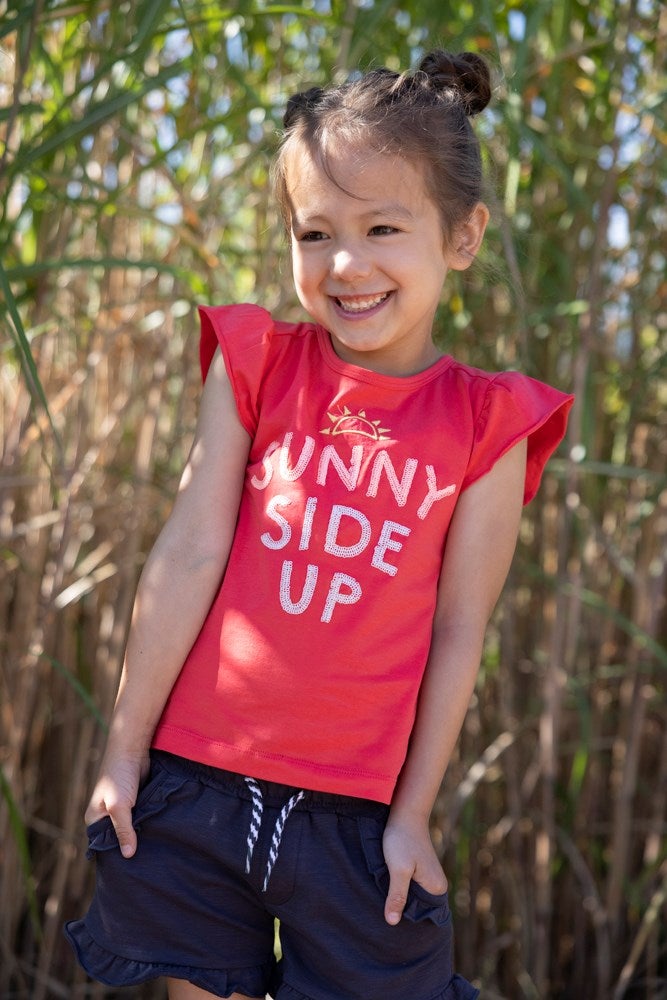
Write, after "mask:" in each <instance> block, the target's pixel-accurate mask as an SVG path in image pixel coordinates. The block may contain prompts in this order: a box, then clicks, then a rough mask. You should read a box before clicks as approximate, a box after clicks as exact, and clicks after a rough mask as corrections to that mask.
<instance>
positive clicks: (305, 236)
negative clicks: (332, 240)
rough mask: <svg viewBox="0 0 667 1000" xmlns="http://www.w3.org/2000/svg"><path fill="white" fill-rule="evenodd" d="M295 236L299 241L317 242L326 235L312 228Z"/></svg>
mask: <svg viewBox="0 0 667 1000" xmlns="http://www.w3.org/2000/svg"><path fill="white" fill-rule="evenodd" d="M295 235H296V234H295ZM296 238H297V240H298V241H299V243H317V242H319V241H320V240H326V239H327V238H328V237H327V235H326V233H321V232H319V231H318V230H317V229H312V230H309V231H308V232H307V233H302V234H301V236H297V237H296Z"/></svg>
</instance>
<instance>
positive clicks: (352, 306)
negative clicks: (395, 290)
mask: <svg viewBox="0 0 667 1000" xmlns="http://www.w3.org/2000/svg"><path fill="white" fill-rule="evenodd" d="M388 296H389V292H382V294H381V295H369V296H367V298H365V299H360V298H355V299H336V301H337V302H338V305H339V306H340V307H341V309H344V310H345V312H351V313H359V312H365V310H366V309H372V308H373V306H378V305H379V304H380V303H381V302H384V300H385V299H386V298H387V297H388Z"/></svg>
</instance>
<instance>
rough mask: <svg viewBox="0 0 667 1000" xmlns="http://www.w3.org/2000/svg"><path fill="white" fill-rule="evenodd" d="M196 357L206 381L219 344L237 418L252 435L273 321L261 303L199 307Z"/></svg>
mask: <svg viewBox="0 0 667 1000" xmlns="http://www.w3.org/2000/svg"><path fill="white" fill-rule="evenodd" d="M199 317H200V321H201V340H200V343H199V359H200V363H201V372H202V378H203V379H204V380H205V379H206V375H207V373H208V369H209V367H210V365H211V362H212V360H213V355H214V354H215V350H216V348H217V347H218V346H219V347H220V349H221V350H222V354H223V357H224V359H225V367H226V369H227V375H228V377H229V380H230V383H231V386H232V390H233V392H234V398H235V400H236V407H237V410H238V414H239V419H240V421H241V423H242V425H243V426H244V428H245V429H246V430H247V431H248V433H249V434H250V435H251V436H254V433H255V430H256V428H257V418H258V409H257V400H258V394H259V390H260V386H261V383H262V377H263V374H264V372H265V370H266V364H267V358H268V354H269V351H270V349H271V339H272V333H273V330H274V323H273V319H272V317H271V314H270V313H269V312H267V310H266V309H262V308H261V306H255V305H250V304H244V305H232V306H200V307H199Z"/></svg>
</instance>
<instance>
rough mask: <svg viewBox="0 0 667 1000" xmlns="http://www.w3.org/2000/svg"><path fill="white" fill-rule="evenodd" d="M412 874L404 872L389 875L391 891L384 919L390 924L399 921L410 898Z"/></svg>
mask: <svg viewBox="0 0 667 1000" xmlns="http://www.w3.org/2000/svg"><path fill="white" fill-rule="evenodd" d="M409 885H410V876H409V875H404V874H392V873H390V875H389V892H388V893H387V901H386V903H385V907H384V919H385V920H386V921H387V923H388V924H392V925H395V924H397V923H399V921H400V919H401V917H402V916H403V910H404V909H405V904H406V902H407V899H408V887H409Z"/></svg>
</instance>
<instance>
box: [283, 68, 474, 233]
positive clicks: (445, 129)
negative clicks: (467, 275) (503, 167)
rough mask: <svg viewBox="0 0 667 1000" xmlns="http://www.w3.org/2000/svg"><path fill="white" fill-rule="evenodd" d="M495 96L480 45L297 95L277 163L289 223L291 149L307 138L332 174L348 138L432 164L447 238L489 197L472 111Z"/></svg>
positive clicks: (431, 180) (434, 194) (431, 183)
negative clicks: (336, 151)
mask: <svg viewBox="0 0 667 1000" xmlns="http://www.w3.org/2000/svg"><path fill="white" fill-rule="evenodd" d="M490 99H491V79H490V74H489V68H488V66H487V64H486V62H485V61H484V60H483V59H482V58H481V56H478V55H476V54H475V53H473V52H462V53H460V54H459V55H452V54H451V53H448V52H443V51H439V50H438V51H435V52H430V53H429V54H428V55H426V56H424V58H423V59H422V61H421V63H420V65H419V67H418V69H417V70H416V71H415V72H414V73H403V74H399V73H394V72H392V71H391V70H388V69H375V70H371V71H370V72H368V73H366V74H364V75H363V76H361V77H360V78H359V79H357V80H352V81H349V82H347V83H344V84H342V85H340V86H337V87H333V86H332V87H328V88H326V89H321V88H319V87H313V88H312V89H311V90H307V91H304V92H303V93H299V94H295V95H294V96H293V97H291V98H290V99H289V101H288V103H287V109H286V111H285V117H284V119H283V122H284V126H285V132H284V136H283V140H282V143H281V147H280V149H279V151H278V155H277V157H276V160H275V162H274V167H273V180H274V188H275V192H276V196H277V198H278V202H279V205H280V209H281V212H282V215H283V219H284V221H285V225H286V228H287V229H288V230H289V228H290V223H291V217H290V205H289V196H288V191H287V160H288V155H289V153H290V152H291V151H292V150H293V149H294V148H295V146H298V145H299V144H301V143H304V144H305V145H306V147H307V148H308V150H309V151H310V153H311V154H312V155H313V156H314V157H315V158H316V160H317V161H318V162H319V163H320V165H321V166H322V167H323V169H324V170H325V171H326V173H327V175H328V176H329V177H330V178H331V180H332V181H333V182H334V183H336V180H335V178H334V177H333V176H332V174H331V171H330V169H329V167H328V165H327V149H328V148H329V146H330V145H331V146H333V145H334V144H337V143H338V142H340V140H341V139H342V140H343V141H345V140H347V141H349V142H352V143H354V144H359V145H365V146H367V147H370V148H372V149H375V150H376V151H378V152H389V153H394V154H398V155H399V156H402V157H403V158H405V159H406V160H409V161H411V162H413V164H414V165H419V166H421V168H422V169H423V170H424V177H425V181H426V185H427V190H428V192H429V195H430V197H431V198H432V200H433V202H434V204H435V205H436V206H437V207H438V210H439V212H440V216H441V219H442V225H443V231H444V233H445V237H446V238H447V239H449V238H450V237H451V234H452V232H453V231H454V229H455V228H456V226H457V225H460V224H461V223H463V222H465V221H466V220H467V219H468V218H469V216H470V213H471V212H472V210H473V208H474V207H475V205H476V204H477V202H478V201H480V200H481V197H482V158H481V153H480V148H479V142H478V140H477V137H476V135H475V133H474V132H473V129H472V127H471V124H470V121H469V117H470V116H472V115H476V114H478V113H479V112H480V111H483V110H484V108H485V107H486V106H487V104H488V103H489V100H490Z"/></svg>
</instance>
